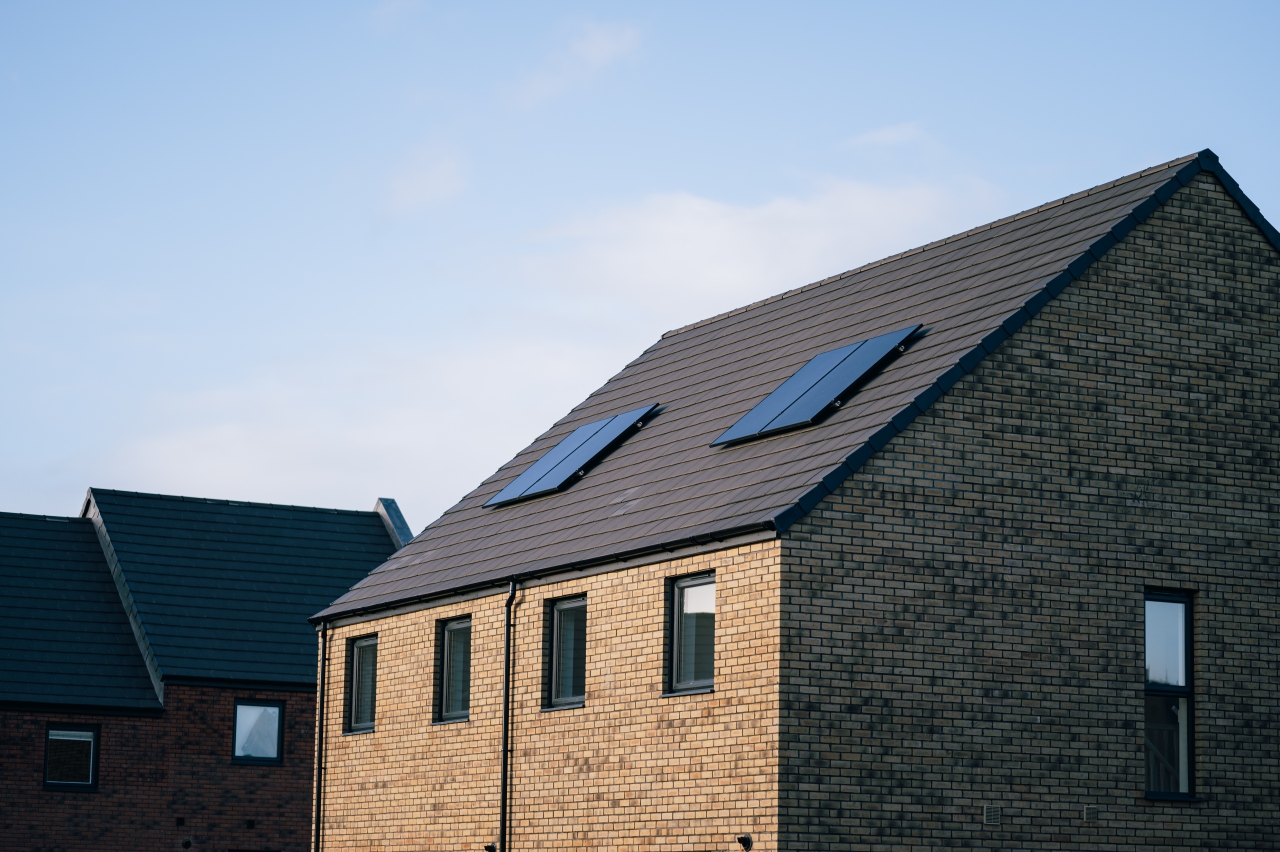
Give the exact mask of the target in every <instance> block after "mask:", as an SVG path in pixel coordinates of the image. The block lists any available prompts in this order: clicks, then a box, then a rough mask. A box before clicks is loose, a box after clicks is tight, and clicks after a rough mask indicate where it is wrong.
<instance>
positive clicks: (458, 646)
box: [440, 618, 471, 720]
mask: <svg viewBox="0 0 1280 852" xmlns="http://www.w3.org/2000/svg"><path fill="white" fill-rule="evenodd" d="M441 683H442V685H443V692H444V694H443V695H442V696H441V697H440V718H442V719H446V720H449V719H465V718H467V716H469V715H470V713H471V619H469V618H468V619H464V620H461V621H451V622H449V623H448V624H446V625H445V627H444V676H443V677H442V678H441Z"/></svg>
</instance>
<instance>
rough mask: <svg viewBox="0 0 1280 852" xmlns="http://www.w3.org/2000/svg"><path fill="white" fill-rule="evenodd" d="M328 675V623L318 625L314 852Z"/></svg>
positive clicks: (321, 799) (319, 812) (318, 822)
mask: <svg viewBox="0 0 1280 852" xmlns="http://www.w3.org/2000/svg"><path fill="white" fill-rule="evenodd" d="M328 674H329V622H327V621H326V622H324V623H322V624H321V625H320V694H319V696H317V699H316V778H315V781H316V808H315V827H314V829H313V831H312V836H313V838H314V841H315V848H314V852H320V831H321V827H322V826H323V825H324V821H323V820H322V816H323V813H322V809H323V807H324V796H323V790H324V699H325V681H326V676H327V675H328Z"/></svg>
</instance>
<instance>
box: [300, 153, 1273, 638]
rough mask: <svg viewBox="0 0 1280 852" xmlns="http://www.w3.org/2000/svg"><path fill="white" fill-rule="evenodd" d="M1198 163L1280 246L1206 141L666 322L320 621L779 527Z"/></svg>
mask: <svg viewBox="0 0 1280 852" xmlns="http://www.w3.org/2000/svg"><path fill="white" fill-rule="evenodd" d="M1203 170H1209V171H1212V172H1213V173H1214V174H1216V175H1217V176H1218V177H1219V179H1220V180H1221V181H1222V182H1223V184H1224V186H1225V187H1226V188H1227V189H1228V191H1230V192H1231V193H1232V194H1233V195H1234V196H1235V197H1236V199H1237V201H1239V203H1240V204H1241V206H1242V207H1243V208H1244V209H1245V212H1246V213H1248V215H1249V216H1250V217H1251V218H1252V219H1253V220H1254V222H1255V223H1257V224H1258V226H1259V227H1260V228H1262V229H1263V230H1264V232H1266V233H1267V235H1268V237H1269V238H1270V239H1271V240H1272V242H1273V243H1275V244H1276V245H1277V246H1278V247H1280V235H1277V233H1276V231H1275V229H1274V228H1272V227H1271V225H1270V224H1268V223H1267V222H1266V220H1265V219H1263V218H1262V215H1261V213H1260V212H1258V209H1257V207H1256V206H1254V205H1253V204H1252V202H1251V201H1249V199H1248V198H1246V197H1245V196H1244V195H1243V193H1241V192H1240V189H1239V186H1238V185H1237V184H1236V183H1235V181H1234V180H1232V179H1231V177H1230V176H1229V175H1227V174H1226V172H1225V171H1223V170H1222V168H1221V166H1220V165H1219V164H1218V161H1217V157H1216V156H1214V155H1213V153H1212V152H1210V151H1204V152H1201V153H1200V154H1199V155H1193V156H1190V157H1183V158H1181V159H1178V160H1174V161H1172V162H1169V163H1165V164H1163V165H1161V166H1157V167H1155V168H1152V169H1148V170H1146V171H1144V172H1140V173H1138V174H1134V175H1130V176H1128V177H1125V178H1121V179H1120V180H1117V181H1113V182H1111V183H1108V184H1104V185H1102V186H1099V187H1096V188H1094V189H1090V190H1088V191H1086V192H1081V193H1077V194H1076V195H1072V196H1069V197H1067V198H1063V199H1060V200H1058V201H1054V202H1051V203H1049V204H1045V205H1043V206H1041V207H1037V208H1035V209H1034V210H1029V211H1026V212H1024V213H1020V214H1018V215H1016V216H1011V217H1009V218H1007V219H1002V220H1000V221H998V222H993V223H991V224H989V225H985V226H983V227H980V228H975V229H973V230H971V231H967V232H965V233H963V234H959V235H957V236H954V237H950V238H948V239H945V240H941V241H939V242H936V243H931V244H929V245H927V246H924V247H922V248H918V249H914V250H912V251H908V252H904V253H903V254H899V255H896V256H894V257H890V258H887V259H885V260H882V261H879V262H877V263H873V264H869V265H867V266H864V267H861V268H859V269H855V270H853V271H851V272H846V273H843V274H841V275H837V276H834V277H832V278H828V279H826V280H823V281H819V282H817V283H816V284H811V285H809V286H807V287H801V288H799V289H797V290H792V291H789V292H787V293H783V294H781V295H779V296H774V297H773V298H770V299H766V300H764V301H761V302H757V303H755V304H752V305H748V306H746V307H744V308H740V309H738V310H735V311H731V312H729V313H727V314H722V315H720V316H717V317H713V318H711V319H708V320H705V321H703V322H699V323H695V324H693V325H690V326H687V327H685V328H681V329H678V330H676V331H672V332H668V333H667V334H665V335H663V337H662V339H661V340H659V341H658V342H657V343H655V344H654V345H653V346H651V347H650V348H649V349H648V350H647V351H645V352H644V353H643V354H642V355H641V356H640V357H639V358H637V359H636V360H635V361H633V362H632V363H630V364H628V365H627V366H626V368H625V369H623V370H622V372H620V373H619V374H618V375H616V376H614V377H613V378H612V379H610V380H609V381H608V382H607V383H606V384H605V385H604V386H603V387H602V388H600V389H599V390H597V391H596V392H595V393H593V394H591V396H589V397H588V398H587V399H586V400H585V401H584V402H582V403H581V404H580V405H578V406H577V407H576V408H574V409H573V411H571V412H570V413H569V414H568V415H567V416H566V417H565V418H564V419H562V420H561V421H559V422H558V423H556V424H555V426H553V427H552V428H551V429H550V430H548V431H547V432H546V433H545V434H543V435H542V436H541V437H539V438H538V439H537V440H536V441H534V442H533V443H532V444H531V445H530V446H529V447H528V448H526V449H525V450H524V451H522V452H521V453H520V454H519V455H517V456H516V457H515V458H514V459H512V460H511V461H510V462H508V463H507V464H506V465H504V466H503V467H502V468H501V469H500V470H498V472H497V473H495V474H494V475H493V476H491V477H490V478H489V479H487V480H486V481H485V482H484V483H482V484H481V485H480V486H479V487H478V488H476V489H475V490H474V491H473V492H471V493H470V494H468V495H467V496H466V497H465V498H463V499H462V500H461V501H460V502H459V503H458V504H457V505H456V506H454V507H453V508H452V509H450V510H449V511H447V512H446V513H445V514H444V515H443V516H442V517H440V518H439V519H438V520H437V521H436V522H434V523H433V524H431V525H430V526H428V527H427V528H426V529H425V530H424V531H423V532H422V533H421V534H419V535H418V537H417V538H416V539H415V540H414V541H413V542H412V543H411V544H410V545H409V546H408V547H406V548H405V549H404V550H402V551H401V552H399V553H397V554H396V556H395V557H394V558H392V559H390V560H389V561H387V563H386V564H384V565H382V566H381V567H380V568H378V570H377V571H375V572H374V573H372V574H371V575H369V576H368V577H367V578H365V579H364V580H363V581H361V582H360V583H359V584H357V585H356V586H355V587H354V588H353V589H352V590H351V591H350V592H348V593H347V594H345V595H343V596H342V597H341V598H339V599H338V600H337V601H335V602H334V604H333V605H332V606H330V607H329V608H327V609H326V610H324V611H323V612H321V613H319V614H317V615H316V616H314V617H313V620H315V621H319V620H324V619H331V618H334V617H337V616H341V615H346V614H353V613H360V612H367V611H376V610H378V609H380V608H385V607H388V606H392V605H396V604H403V603H407V602H410V601H415V600H421V599H426V598H430V597H433V596H436V595H440V594H446V593H450V592H455V591H461V590H464V589H470V588H476V587H481V586H485V585H490V584H496V583H501V582H503V581H505V580H506V579H508V578H512V577H517V576H522V577H527V576H530V575H534V574H539V573H550V572H554V571H557V570H564V569H570V568H575V567H582V566H587V565H591V564H593V563H600V562H605V561H610V560H613V559H618V558H627V557H629V556H635V555H640V554H644V553H646V552H656V551H663V550H670V549H674V548H676V547H679V546H682V545H685V544H688V543H690V542H699V541H711V540H717V539H720V540H723V539H724V538H726V537H729V536H732V535H734V534H735V533H742V532H746V531H749V530H768V529H773V530H778V531H783V530H785V529H786V528H787V527H788V526H789V525H790V524H792V523H794V522H795V521H796V520H797V519H799V518H800V517H801V516H803V514H805V513H806V512H808V511H809V510H811V509H812V508H813V507H814V506H815V505H817V503H818V502H819V501H820V500H821V499H822V497H824V496H826V495H827V494H829V493H831V491H832V490H834V489H835V488H836V487H837V486H839V485H840V483H842V482H843V481H844V480H845V478H846V477H848V476H849V475H850V474H851V473H852V472H853V471H856V470H857V469H858V468H859V467H860V466H861V465H862V464H863V463H864V462H865V461H866V460H867V459H868V458H870V456H871V455H872V454H873V453H874V452H876V451H877V450H879V449H880V448H881V447H882V446H884V444H885V443H886V442H887V441H888V440H889V439H890V438H891V437H892V436H893V435H894V434H896V433H897V432H899V431H901V430H902V429H903V428H905V427H906V425H907V424H908V423H910V422H911V420H913V419H914V418H915V417H916V416H917V415H918V414H919V413H920V412H922V411H924V410H926V409H927V408H928V407H929V406H930V405H931V404H932V403H933V401H934V400H936V399H937V398H938V397H939V396H941V394H943V393H945V392H946V391H947V390H949V389H950V388H951V387H952V385H954V384H955V382H956V381H957V380H958V379H959V378H960V377H961V376H963V375H964V374H965V373H967V372H969V371H971V370H973V369H974V368H975V367H976V365H977V364H978V362H979V361H981V360H982V358H983V357H985V356H986V354H987V353H989V352H992V351H994V350H995V348H996V347H997V346H998V345H999V344H1000V343H1001V342H1002V341H1003V340H1004V339H1006V338H1007V337H1008V336H1009V335H1010V334H1012V333H1013V332H1015V331H1016V330H1017V329H1018V328H1019V327H1021V325H1022V324H1023V323H1025V322H1026V321H1027V320H1028V319H1029V318H1030V317H1032V316H1034V315H1035V314H1036V313H1037V312H1038V311H1039V310H1040V309H1041V308H1042V307H1044V305H1045V304H1047V303H1048V302H1049V300H1050V299H1052V298H1053V297H1055V296H1056V295H1058V294H1059V293H1060V292H1061V291H1062V289H1063V288H1065V287H1066V285H1067V284H1068V283H1070V282H1071V281H1072V280H1074V279H1075V278H1077V277H1079V276H1080V275H1082V274H1083V273H1084V271H1085V269H1087V268H1088V266H1089V265H1090V264H1091V263H1093V261H1094V260H1095V259H1097V258H1099V257H1101V256H1102V255H1103V254H1104V253H1105V252H1106V251H1107V250H1108V249H1109V248H1110V247H1111V246H1112V245H1114V244H1115V243H1116V241H1117V240H1119V239H1122V238H1123V237H1124V236H1125V235H1126V234H1127V233H1128V232H1129V231H1130V230H1131V229H1132V228H1133V227H1135V226H1136V225H1137V224H1138V223H1140V222H1142V221H1144V220H1145V219H1146V218H1147V217H1148V216H1149V215H1151V213H1152V212H1153V211H1154V210H1155V209H1156V208H1157V207H1159V205H1160V204H1162V203H1164V202H1165V201H1167V200H1168V199H1169V197H1171V196H1172V195H1173V193H1174V192H1175V191H1176V190H1177V189H1178V188H1179V187H1181V186H1183V185H1185V184H1186V183H1189V182H1190V181H1191V179H1192V178H1194V177H1195V176H1196V175H1198V174H1199V173H1200V172H1201V171H1203ZM916 323H922V324H923V325H924V326H925V328H924V329H923V332H924V333H923V336H920V337H918V338H917V339H916V341H915V342H914V344H913V345H912V346H911V347H910V348H909V349H908V350H907V351H906V353H905V354H903V355H902V356H901V357H899V358H897V360H895V361H893V362H892V363H890V364H889V365H888V366H887V367H886V368H885V369H884V370H883V371H882V372H881V373H880V374H879V375H877V376H875V377H874V378H872V379H871V380H870V381H869V382H868V383H867V384H866V385H865V386H864V387H863V388H862V389H861V390H860V391H859V392H858V393H857V395H856V396H854V397H853V398H852V399H851V400H850V402H849V403H848V404H847V405H846V406H845V407H843V408H841V409H840V410H839V411H837V412H836V413H835V414H833V415H832V416H830V417H829V418H828V419H826V420H825V421H823V422H822V423H821V424H820V425H817V426H814V427H811V428H807V429H803V430H800V431H795V432H789V433H784V434H779V435H775V436H772V437H768V438H764V439H761V440H756V441H750V442H747V443H742V444H737V445H731V446H721V447H713V446H711V442H712V441H713V440H715V438H716V437H717V436H718V435H720V434H721V433H722V432H723V431H724V430H725V429H726V428H728V427H729V426H730V425H732V424H733V423H734V422H735V421H736V420H737V419H738V418H739V417H741V416H742V415H743V414H744V413H745V412H747V411H749V410H750V409H751V408H752V407H753V406H754V405H755V404H756V403H757V402H759V401H760V400H761V399H763V398H764V397H765V396H767V395H768V394H769V393H770V392H771V391H772V390H773V389H774V388H776V387H777V386H778V385H779V384H780V383H781V382H783V381H784V380H785V379H786V378H787V377H788V376H790V375H792V374H793V373H794V372H795V371H796V370H797V369H798V368H799V367H801V366H802V365H804V364H805V363H806V362H807V361H808V360H809V359H811V358H812V357H814V356H815V355H816V354H818V353H822V352H825V351H828V350H831V349H834V348H836V347H839V346H843V345H846V344H849V343H852V342H855V341H859V340H865V339H867V338H870V337H873V336H875V335H880V334H884V333H886V332H890V331H893V330H896V329H900V328H903V327H906V326H910V325H914V324H916ZM649 403H660V404H661V405H662V411H661V413H660V414H659V415H658V416H657V417H656V418H654V419H653V420H652V422H650V423H648V424H647V425H645V426H644V428H643V429H642V430H641V431H640V432H639V433H637V434H636V435H634V436H633V437H631V438H630V439H628V440H627V441H626V442H625V443H624V444H622V445H621V446H620V447H619V448H618V449H617V450H615V451H614V452H613V453H612V454H611V455H609V456H607V457H606V458H605V459H604V460H603V461H602V462H601V463H600V464H599V465H598V466H597V467H596V468H594V469H593V470H592V471H591V472H590V473H589V475H587V476H586V477H585V478H583V479H582V480H581V481H579V482H577V483H576V484H575V485H573V487H571V488H569V489H568V490H565V491H562V492H558V493H553V494H550V495H548V496H545V497H541V498H538V499H533V500H529V501H527V502H522V503H515V504H512V505H507V506H503V507H500V508H485V507H484V503H485V502H486V501H487V500H489V499H490V498H491V497H492V496H493V495H494V494H496V493H497V492H498V491H499V490H500V489H502V488H503V487H504V486H505V485H507V483H509V482H511V481H512V480H513V479H514V478H515V477H516V476H518V475H519V474H520V473H521V472H523V471H524V470H525V469H526V468H528V467H529V466H530V465H531V464H532V463H533V462H534V461H536V460H537V459H538V458H539V457H541V456H542V454H543V453H545V452H546V451H547V450H549V449H550V448H551V447H553V446H555V445H556V443H557V442H558V441H560V440H561V439H562V438H563V437H565V436H566V435H567V434H569V433H570V432H572V431H573V430H574V429H576V428H577V427H578V426H581V425H582V424H585V423H590V422H592V421H596V420H599V419H601V418H604V417H607V416H609V415H612V414H616V413H618V412H622V411H628V410H631V409H634V408H637V407H639V406H642V405H645V404H649Z"/></svg>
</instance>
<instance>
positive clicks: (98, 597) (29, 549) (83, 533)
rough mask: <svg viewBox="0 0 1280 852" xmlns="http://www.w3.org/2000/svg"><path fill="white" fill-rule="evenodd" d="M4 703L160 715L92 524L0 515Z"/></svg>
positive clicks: (0, 658)
mask: <svg viewBox="0 0 1280 852" xmlns="http://www.w3.org/2000/svg"><path fill="white" fill-rule="evenodd" d="M0 584H2V585H3V587H4V590H5V597H4V600H3V605H0V635H3V637H4V639H3V647H4V653H2V654H0V701H5V702H23V703H27V702H34V703H45V704H80V705H85V704H88V705H95V706H99V707H118V708H129V709H135V710H137V709H143V710H145V709H152V710H158V709H159V707H160V702H159V701H158V700H157V699H156V694H155V691H154V690H153V689H152V686H151V678H150V676H149V675H148V673H147V667H146V665H145V663H144V662H143V658H142V654H141V652H140V651H139V650H138V645H137V642H136V641H135V640H134V638H133V632H132V630H131V629H130V627H129V620H128V619H127V618H126V617H125V613H124V609H123V608H122V607H121V606H120V596H119V594H118V593H117V592H116V587H115V584H114V582H113V581H112V579H111V571H110V569H109V568H108V567H107V562H106V560H105V559H104V558H103V555H102V548H101V546H100V545H99V544H98V536H97V534H96V533H95V532H94V528H93V524H92V523H91V522H90V521H88V520H84V519H81V518H49V517H45V516H43V515H17V514H9V513H0Z"/></svg>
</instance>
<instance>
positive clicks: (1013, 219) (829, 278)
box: [659, 149, 1208, 340]
mask: <svg viewBox="0 0 1280 852" xmlns="http://www.w3.org/2000/svg"><path fill="white" fill-rule="evenodd" d="M1205 150H1208V149H1205ZM1200 153H1201V152H1196V153H1194V154H1188V155H1187V156H1184V157H1178V158H1176V159H1173V160H1169V161H1168V162H1165V163H1161V164H1160V165H1158V166H1151V167H1150V168H1147V169H1143V170H1142V171H1140V172H1134V173H1133V174H1128V175H1125V176H1124V177H1120V178H1116V179H1115V180H1112V181H1108V182H1106V183H1100V184H1098V185H1097V186H1094V187H1090V188H1089V189H1085V190H1082V191H1080V192H1073V193H1072V194H1071V195H1064V196H1063V197H1061V198H1057V199H1054V200H1053V201H1048V202H1045V203H1044V204H1040V205H1038V206H1036V207H1031V208H1028V209H1026V210H1023V211H1020V212H1018V213H1014V214H1012V215H1010V216H1005V217H1004V218H1002V219H996V220H994V221H991V222H987V223H986V224H985V225H978V226H977V227H974V228H970V229H969V230H967V231H961V232H960V233H957V234H952V235H951V236H949V237H944V238H943V239H940V240H934V241H933V242H931V243H925V244H924V245H921V246H916V247H915V248H910V249H907V250H906V251H900V252H898V253H897V254H891V255H889V256H888V257H882V258H880V259H879V260H873V261H871V262H870V263H864V264H863V265H862V266H857V267H854V268H853V269H849V270H846V271H845V272H840V273H837V274H835V275H828V276H827V277H826V278H823V279H821V280H819V281H813V282H811V283H809V284H802V285H801V286H799V287H793V288H791V289H790V290H784V291H783V292H781V293H777V294H774V295H772V296H769V297H767V298H764V299H759V300H757V301H755V302H752V303H750V304H748V305H743V306H741V307H738V308H733V309H731V310H728V311H724V312H723V313H719V314H716V315H715V316H713V317H707V318H706V319H702V320H698V321H697V322H692V323H689V324H688V325H682V326H680V327H679V328H673V329H671V330H670V331H667V332H664V333H663V335H662V337H661V338H659V339H660V340H666V339H667V338H668V337H674V336H675V335H677V334H682V333H684V332H686V331H692V330H693V329H695V328H701V327H702V326H704V325H710V324H711V323H713V322H718V321H720V320H722V319H727V318H729V317H731V316H736V315H737V314H741V313H745V312H747V311H750V310H753V309H755V308H759V307H763V306H764V305H767V304H770V303H771V302H776V301H778V300H780V299H785V298H787V297H789V296H794V295H796V294H797V293H802V292H804V291H806V290H811V289H813V288H816V287H821V286H823V285H824V284H830V283H831V282H833V281H838V280H839V279H841V278H848V277H849V276H851V275H856V274H858V273H859V272H865V271H866V270H868V269H875V268H876V267H878V266H884V265H885V264H887V263H891V262H893V261H895V260H901V259H902V258H904V257H910V256H911V255H914V254H920V253H921V252H924V251H928V250H929V249H931V248H936V247H938V246H944V245H947V244H948V243H953V242H955V241H957V240H962V239H964V238H965V237H971V236H973V235H974V234H980V233H982V232H983V231H989V230H992V229H994V228H997V227H999V226H1001V225H1006V224H1008V223H1009V222H1016V221H1018V220H1019V219H1025V218H1026V217H1028V216H1034V215H1035V214H1037V213H1042V212H1044V211H1045V210H1050V209H1052V208H1054V207H1060V206H1062V205H1063V204H1067V203H1068V202H1071V201H1076V200H1078V199H1081V198H1086V197H1088V196H1090V195H1093V194H1095V193H1098V192H1103V191H1105V190H1108V189H1112V188H1114V187H1117V186H1120V185H1121V184H1124V183H1128V182H1130V181H1134V180H1138V179H1140V178H1144V177H1147V176H1148V175H1151V174H1154V173H1156V172H1159V171H1163V170H1165V169H1169V168H1172V167H1174V166H1178V165H1182V164H1184V163H1188V162H1190V161H1191V160H1194V159H1196V158H1197V157H1199V156H1200Z"/></svg>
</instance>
